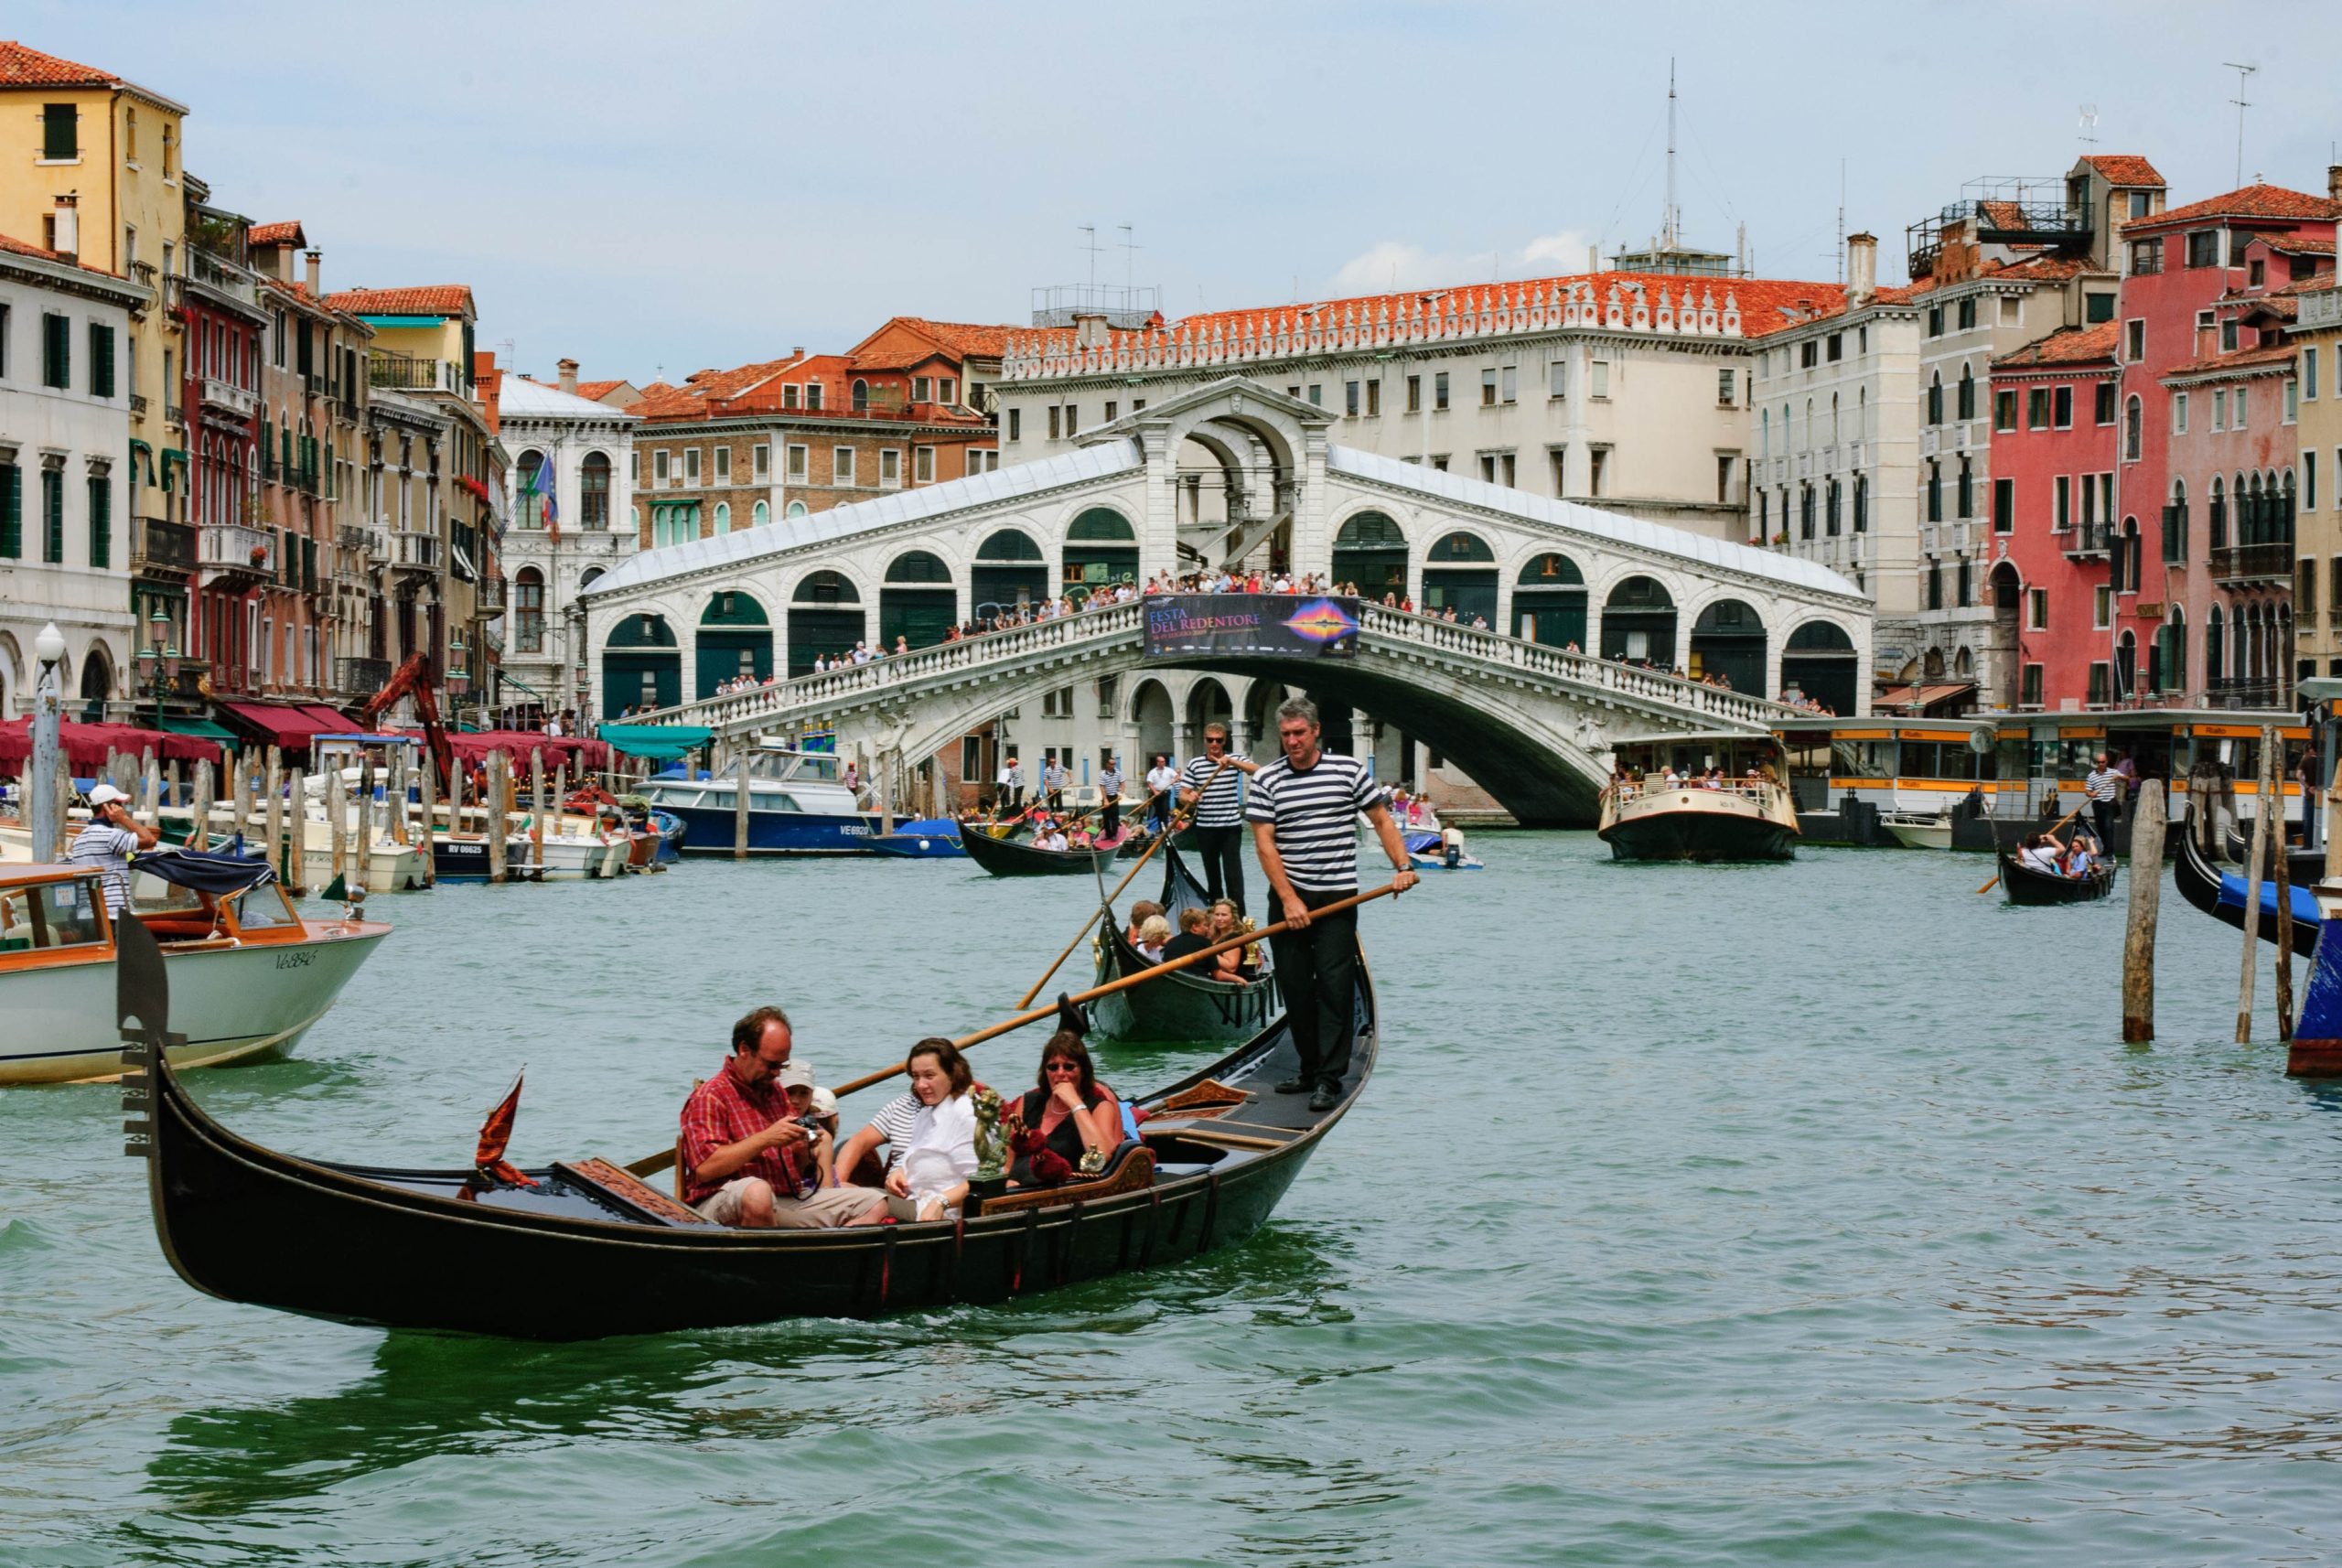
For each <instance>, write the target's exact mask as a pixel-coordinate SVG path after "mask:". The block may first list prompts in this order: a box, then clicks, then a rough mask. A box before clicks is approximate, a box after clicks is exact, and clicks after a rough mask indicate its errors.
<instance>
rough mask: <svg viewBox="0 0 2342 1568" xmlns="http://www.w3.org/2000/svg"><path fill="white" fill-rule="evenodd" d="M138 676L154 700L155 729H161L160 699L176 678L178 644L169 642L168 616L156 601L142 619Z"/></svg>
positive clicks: (161, 709)
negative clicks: (143, 634) (143, 630)
mask: <svg viewBox="0 0 2342 1568" xmlns="http://www.w3.org/2000/svg"><path fill="white" fill-rule="evenodd" d="M137 662H138V673H139V675H140V677H141V678H142V679H144V680H145V682H146V693H147V695H149V696H151V697H153V698H154V699H155V727H156V729H161V728H162V727H163V698H164V696H165V695H166V694H167V693H168V692H169V691H170V689H171V686H172V684H173V683H174V682H177V680H178V678H179V649H178V644H177V643H175V642H173V641H172V640H171V616H170V612H169V611H168V610H166V609H165V608H164V607H162V605H161V604H160V603H159V602H158V603H157V604H156V606H155V613H154V614H153V615H150V616H148V617H147V618H146V646H145V647H144V648H142V649H140V650H138V660H137Z"/></svg>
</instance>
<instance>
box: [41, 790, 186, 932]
mask: <svg viewBox="0 0 2342 1568" xmlns="http://www.w3.org/2000/svg"><path fill="white" fill-rule="evenodd" d="M90 812H91V816H90V825H89V826H87V827H85V828H83V829H82V830H81V832H79V833H77V834H76V835H74V839H73V847H72V848H71V849H70V850H67V851H66V852H65V858H66V859H67V860H69V861H71V862H74V863H77V864H81V865H95V866H97V867H99V868H100V869H101V870H102V871H103V872H104V873H105V878H106V912H107V913H108V914H110V915H115V916H119V915H120V914H121V913H122V912H123V911H124V909H127V908H130V857H131V856H132V855H133V854H135V853H137V852H138V851H139V850H142V849H153V848H154V847H155V844H156V841H157V840H158V839H160V838H161V837H162V836H163V835H162V834H161V833H160V832H157V831H156V830H155V829H154V828H151V827H148V826H147V825H146V824H145V823H144V822H140V821H139V820H138V819H137V818H135V817H134V816H132V815H131V814H130V797H129V796H127V795H125V794H124V793H123V792H122V791H121V790H119V789H115V788H114V787H113V785H111V784H101V785H99V786H98V787H97V788H96V789H92V790H91V791H90Z"/></svg>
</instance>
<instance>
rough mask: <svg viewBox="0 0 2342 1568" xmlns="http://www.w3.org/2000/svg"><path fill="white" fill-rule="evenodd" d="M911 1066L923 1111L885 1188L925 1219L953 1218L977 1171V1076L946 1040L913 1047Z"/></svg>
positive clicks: (934, 1040)
mask: <svg viewBox="0 0 2342 1568" xmlns="http://www.w3.org/2000/svg"><path fill="white" fill-rule="evenodd" d="M908 1068H909V1072H910V1080H911V1093H912V1094H913V1095H914V1096H915V1097H916V1098H917V1099H918V1101H919V1114H918V1116H916V1117H914V1118H913V1119H912V1122H911V1135H910V1138H909V1140H908V1142H907V1143H906V1144H904V1146H903V1159H902V1163H901V1164H900V1165H897V1166H896V1167H895V1168H894V1169H892V1170H890V1171H888V1172H887V1173H886V1190H887V1191H888V1192H891V1193H893V1194H894V1195H895V1196H896V1197H907V1198H909V1199H910V1200H911V1203H912V1204H913V1205H914V1206H915V1208H916V1210H917V1213H918V1217H919V1219H953V1218H955V1217H957V1216H958V1214H959V1212H960V1206H961V1205H962V1203H965V1202H966V1201H967V1199H968V1178H969V1177H970V1176H973V1175H975V1174H976V1110H975V1107H974V1106H973V1105H972V1104H970V1103H969V1098H968V1091H969V1090H971V1089H972V1088H974V1087H975V1081H976V1079H975V1074H974V1073H973V1072H972V1071H971V1070H970V1069H969V1067H968V1058H965V1057H963V1056H962V1055H961V1054H960V1048H959V1047H957V1046H955V1045H953V1044H952V1043H951V1041H949V1040H946V1039H941V1038H929V1039H924V1040H921V1041H920V1042H919V1044H918V1045H915V1046H913V1047H911V1054H910V1057H909V1058H908Z"/></svg>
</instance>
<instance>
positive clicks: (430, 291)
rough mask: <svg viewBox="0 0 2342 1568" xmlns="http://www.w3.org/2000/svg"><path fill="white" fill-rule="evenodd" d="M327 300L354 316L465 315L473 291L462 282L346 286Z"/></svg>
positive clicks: (330, 295)
mask: <svg viewBox="0 0 2342 1568" xmlns="http://www.w3.org/2000/svg"><path fill="white" fill-rule="evenodd" d="M326 303H327V304H328V305H330V306H333V307H334V308H335V309H336V310H347V311H349V313H350V314H351V315H352V316H461V315H463V314H464V313H465V312H467V311H468V310H470V309H471V308H472V291H471V288H470V286H469V285H466V284H459V283H443V284H430V285H424V286H423V287H421V288H346V289H343V290H341V291H340V292H339V293H337V294H329V295H326Z"/></svg>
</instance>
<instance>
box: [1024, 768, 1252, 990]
mask: <svg viewBox="0 0 2342 1568" xmlns="http://www.w3.org/2000/svg"><path fill="white" fill-rule="evenodd" d="M1229 761H1230V759H1229V758H1228V757H1221V758H1220V759H1219V768H1213V769H1212V770H1211V779H1205V780H1204V789H1210V788H1211V785H1212V779H1218V778H1219V775H1220V769H1221V768H1226V767H1227V766H1228V764H1229ZM1162 793H1163V791H1162V790H1160V789H1157V790H1155V793H1154V794H1151V795H1149V796H1147V798H1146V799H1145V800H1144V801H1142V802H1141V803H1140V808H1139V809H1140V810H1141V811H1144V810H1146V809H1147V808H1149V807H1152V806H1153V805H1154V804H1155V797H1156V796H1159V795H1161V794H1162ZM1197 796H1198V800H1200V799H1201V797H1202V790H1198V791H1197ZM1180 830H1181V823H1180V822H1179V817H1178V813H1176V811H1175V812H1173V813H1172V817H1171V821H1170V822H1168V823H1166V825H1165V827H1164V829H1163V831H1162V832H1159V833H1157V834H1155V842H1154V843H1151V844H1148V845H1147V846H1146V849H1145V851H1144V853H1143V854H1140V856H1139V857H1138V859H1137V861H1136V862H1135V863H1134V864H1133V865H1132V866H1131V868H1130V870H1129V871H1128V872H1127V873H1125V874H1124V875H1123V879H1122V880H1121V881H1120V882H1117V883H1115V884H1114V890H1113V891H1112V893H1106V894H1102V895H1101V897H1099V900H1098V908H1096V909H1095V910H1094V911H1092V912H1091V914H1090V918H1088V919H1086V920H1084V921H1082V922H1081V929H1080V930H1078V931H1076V932H1074V933H1073V940H1071V941H1069V942H1068V943H1066V944H1065V951H1063V952H1061V953H1059V954H1058V956H1057V961H1056V962H1055V963H1052V964H1050V965H1049V967H1048V968H1047V969H1046V970H1044V971H1043V972H1042V973H1041V978H1040V979H1038V980H1037V981H1035V982H1034V983H1033V989H1032V990H1030V991H1027V992H1026V993H1025V994H1024V995H1022V996H1020V997H1018V998H1017V999H1016V1005H1017V1006H1019V1007H1030V1006H1031V1005H1032V1004H1033V998H1034V997H1036V996H1038V995H1039V994H1040V993H1041V987H1043V986H1044V985H1047V983H1049V976H1050V975H1053V974H1055V973H1056V972H1058V968H1059V967H1060V966H1062V965H1063V964H1064V962H1065V961H1066V960H1068V959H1069V958H1071V957H1072V956H1073V950H1074V949H1076V948H1078V947H1080V945H1081V939H1082V938H1084V937H1086V936H1088V935H1089V934H1090V932H1091V931H1092V930H1093V929H1096V927H1097V925H1098V922H1099V921H1100V920H1101V919H1103V918H1106V917H1108V916H1109V915H1111V914H1112V912H1113V908H1114V900H1115V899H1117V898H1119V897H1122V896H1123V888H1125V887H1128V886H1130V885H1131V878H1132V877H1134V876H1136V875H1138V874H1139V873H1140V872H1141V871H1143V870H1144V869H1145V868H1146V863H1147V862H1148V861H1150V860H1153V859H1154V858H1155V851H1156V850H1158V849H1161V848H1162V847H1163V846H1164V845H1165V844H1166V843H1170V842H1171V835H1172V834H1174V833H1176V832H1179V831H1180Z"/></svg>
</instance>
